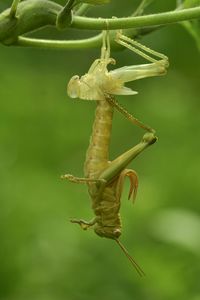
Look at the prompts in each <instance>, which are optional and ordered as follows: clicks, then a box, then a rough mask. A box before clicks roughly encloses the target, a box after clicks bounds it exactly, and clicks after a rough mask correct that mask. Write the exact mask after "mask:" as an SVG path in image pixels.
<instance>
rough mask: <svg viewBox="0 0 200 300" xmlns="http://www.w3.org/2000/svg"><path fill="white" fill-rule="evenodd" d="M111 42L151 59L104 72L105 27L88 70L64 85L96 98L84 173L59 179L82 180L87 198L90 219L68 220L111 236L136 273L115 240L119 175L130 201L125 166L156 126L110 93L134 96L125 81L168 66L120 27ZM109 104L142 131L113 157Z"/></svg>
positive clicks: (133, 180) (133, 182)
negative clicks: (139, 137) (98, 52)
mask: <svg viewBox="0 0 200 300" xmlns="http://www.w3.org/2000/svg"><path fill="white" fill-rule="evenodd" d="M116 42H118V43H119V44H121V45H122V46H125V47H126V48H129V49H130V50H132V51H133V52H135V53H137V54H139V55H140V56H142V57H144V58H145V59H147V60H148V61H149V62H150V63H149V64H142V65H133V66H132V65H131V66H126V67H122V68H117V69H114V70H112V71H108V69H107V66H108V65H109V64H112V65H114V64H115V60H114V59H113V58H111V57H110V43H109V35H108V32H106V31H104V32H103V44H102V49H101V57H100V59H96V60H95V61H94V62H93V63H92V65H91V67H90V68H89V71H88V73H86V74H85V75H83V76H81V77H79V76H77V75H76V76H73V77H72V78H71V80H70V81H69V83H68V87H67V91H68V95H69V96H70V97H71V98H80V99H83V100H91V101H94V100H96V102H97V108H96V115H95V120H94V124H93V131H92V135H91V138H90V144H89V148H88V150H87V154H86V160H85V164H84V175H85V177H84V178H78V177H75V176H73V175H70V174H66V175H63V176H62V178H64V179H68V180H70V181H71V182H75V183H86V184H87V185H88V191H89V194H90V197H91V200H92V209H93V211H94V214H95V217H94V219H92V220H91V221H89V222H87V221H84V220H76V219H73V220H71V221H72V223H77V224H79V225H80V226H81V227H82V228H83V229H84V230H86V229H88V228H89V227H93V228H94V231H95V233H96V234H98V235H99V236H101V237H106V238H110V239H113V240H115V241H116V242H117V243H118V245H119V246H120V248H121V249H122V250H123V252H124V253H125V255H126V256H127V257H128V259H129V260H130V261H131V263H132V265H133V266H134V267H135V268H136V270H137V272H138V273H139V274H140V275H144V272H143V271H142V269H141V268H140V267H139V266H138V264H137V263H136V262H135V260H133V258H132V257H131V256H130V255H129V254H128V252H127V250H126V249H125V247H124V246H123V245H122V244H121V242H120V241H119V236H120V235H121V219H120V214H119V210H120V204H121V203H120V199H121V195H122V191H123V186H124V179H125V177H128V178H129V179H130V190H129V196H128V198H129V199H130V198H131V197H132V199H133V200H135V197H136V192H137V187H138V176H137V173H136V172H135V171H134V170H132V169H127V166H128V165H129V163H130V162H131V161H132V160H133V159H134V158H135V157H136V156H138V155H139V154H140V153H141V152H143V151H144V150H145V149H146V148H147V147H149V146H150V145H152V144H154V143H155V142H156V140H157V137H156V136H155V130H153V129H152V128H151V127H149V126H147V125H145V124H143V123H142V122H140V121H139V120H137V119H136V118H135V117H133V116H132V115H130V114H129V113H128V112H127V111H126V110H125V109H124V108H122V107H121V106H120V105H119V104H118V103H117V102H116V100H115V98H114V95H135V94H136V93H137V92H135V91H133V90H132V89H130V88H128V87H126V86H125V83H126V82H129V81H133V80H137V79H141V78H145V77H152V76H159V75H164V74H165V73H166V69H167V67H168V59H167V57H166V56H165V55H163V54H161V53H158V52H156V51H153V50H151V49H149V48H147V47H145V46H143V45H141V44H139V43H138V42H136V41H134V40H132V39H130V38H128V37H126V36H124V35H122V34H121V33H120V32H118V33H117V36H116ZM153 56H155V57H157V58H158V59H156V58H154V57H153ZM114 108H116V109H117V110H119V111H120V112H121V113H122V114H124V115H125V117H126V118H127V119H129V120H130V121H131V122H133V123H134V124H136V125H138V126H139V127H141V128H142V129H144V130H146V131H147V132H146V133H145V134H144V136H143V138H142V140H141V141H140V142H139V143H138V144H137V145H135V146H134V147H133V148H131V149H130V150H128V151H126V152H125V153H123V154H122V155H120V156H119V157H117V158H116V159H114V160H113V161H109V143H110V137H111V129H112V118H113V111H114Z"/></svg>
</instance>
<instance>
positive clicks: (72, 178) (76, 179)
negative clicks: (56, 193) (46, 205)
mask: <svg viewBox="0 0 200 300" xmlns="http://www.w3.org/2000/svg"><path fill="white" fill-rule="evenodd" d="M61 179H67V180H69V181H71V182H74V183H96V184H97V185H101V184H102V183H104V182H105V181H104V179H93V178H81V177H75V176H73V175H71V174H65V175H62V176H61Z"/></svg>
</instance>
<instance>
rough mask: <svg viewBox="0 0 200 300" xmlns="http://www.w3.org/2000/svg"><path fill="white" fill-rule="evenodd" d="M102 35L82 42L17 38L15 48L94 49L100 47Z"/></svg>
mask: <svg viewBox="0 0 200 300" xmlns="http://www.w3.org/2000/svg"><path fill="white" fill-rule="evenodd" d="M101 42H102V34H101V33H100V34H98V35H96V36H94V37H92V38H88V39H82V40H68V41H57V40H44V39H34V38H26V37H22V36H19V37H18V40H17V41H16V45H17V46H25V47H37V48H42V49H59V50H60V49H63V50H66V49H80V48H81V49H86V48H94V47H98V46H100V45H101Z"/></svg>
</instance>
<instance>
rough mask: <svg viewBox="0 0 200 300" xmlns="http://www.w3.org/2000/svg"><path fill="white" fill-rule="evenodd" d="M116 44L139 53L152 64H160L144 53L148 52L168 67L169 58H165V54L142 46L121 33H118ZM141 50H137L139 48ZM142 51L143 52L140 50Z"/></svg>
mask: <svg viewBox="0 0 200 300" xmlns="http://www.w3.org/2000/svg"><path fill="white" fill-rule="evenodd" d="M116 42H117V43H118V44H120V45H122V46H124V47H126V48H128V49H130V50H131V51H133V52H135V53H137V54H138V55H140V56H142V57H144V58H145V59H147V60H148V61H150V62H153V63H154V62H158V61H159V60H157V59H155V58H153V57H151V56H150V55H148V54H146V53H144V51H145V52H147V53H149V54H151V55H154V56H155V57H158V58H160V59H161V60H162V61H163V62H164V63H165V65H166V67H167V66H168V64H169V63H168V57H167V56H165V55H164V54H162V53H160V52H157V51H154V50H152V49H150V48H148V47H146V46H144V45H142V44H140V43H139V42H137V41H135V40H133V39H131V38H129V37H127V36H125V35H123V34H122V33H121V32H118V33H117V35H116ZM136 47H137V48H139V49H137V48H136ZM140 49H141V50H140Z"/></svg>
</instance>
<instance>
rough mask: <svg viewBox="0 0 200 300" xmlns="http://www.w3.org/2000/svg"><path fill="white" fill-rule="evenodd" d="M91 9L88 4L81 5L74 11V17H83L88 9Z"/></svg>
mask: <svg viewBox="0 0 200 300" xmlns="http://www.w3.org/2000/svg"><path fill="white" fill-rule="evenodd" d="M90 7H91V5H90V4H86V3H84V4H82V5H81V6H80V7H79V8H78V9H77V10H76V11H75V13H74V14H75V15H76V16H83V15H85V13H86V12H87V11H88V9H89V8H90Z"/></svg>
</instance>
